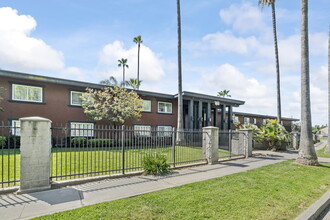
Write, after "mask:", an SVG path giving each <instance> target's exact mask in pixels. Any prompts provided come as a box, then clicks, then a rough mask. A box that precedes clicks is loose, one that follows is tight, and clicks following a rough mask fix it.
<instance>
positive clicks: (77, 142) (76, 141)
mask: <svg viewBox="0 0 330 220" xmlns="http://www.w3.org/2000/svg"><path fill="white" fill-rule="evenodd" d="M70 141H71V146H74V147H82V146H85V145H86V141H87V139H86V138H84V137H75V138H71V140H70Z"/></svg>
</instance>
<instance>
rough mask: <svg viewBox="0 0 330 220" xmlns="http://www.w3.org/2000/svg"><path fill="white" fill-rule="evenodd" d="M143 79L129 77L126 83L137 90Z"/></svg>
mask: <svg viewBox="0 0 330 220" xmlns="http://www.w3.org/2000/svg"><path fill="white" fill-rule="evenodd" d="M141 83H142V81H138V80H137V79H129V80H127V81H126V82H125V85H126V86H128V87H131V88H132V89H134V90H136V89H139V86H140V85H141Z"/></svg>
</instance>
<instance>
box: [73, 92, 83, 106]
mask: <svg viewBox="0 0 330 220" xmlns="http://www.w3.org/2000/svg"><path fill="white" fill-rule="evenodd" d="M82 94H83V92H77V91H71V92H70V100H71V101H70V105H75V106H82V103H83V100H82V98H81V96H82Z"/></svg>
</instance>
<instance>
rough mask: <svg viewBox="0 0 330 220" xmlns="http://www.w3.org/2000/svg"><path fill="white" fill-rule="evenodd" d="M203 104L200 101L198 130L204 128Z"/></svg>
mask: <svg viewBox="0 0 330 220" xmlns="http://www.w3.org/2000/svg"><path fill="white" fill-rule="evenodd" d="M202 112H203V102H202V101H198V129H202V127H203V113H202Z"/></svg>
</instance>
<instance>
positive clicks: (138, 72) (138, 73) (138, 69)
mask: <svg viewBox="0 0 330 220" xmlns="http://www.w3.org/2000/svg"><path fill="white" fill-rule="evenodd" d="M137 65H138V66H137V80H138V82H140V43H139V44H138V63H137ZM139 88H140V85H139V84H138V85H137V90H139Z"/></svg>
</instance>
